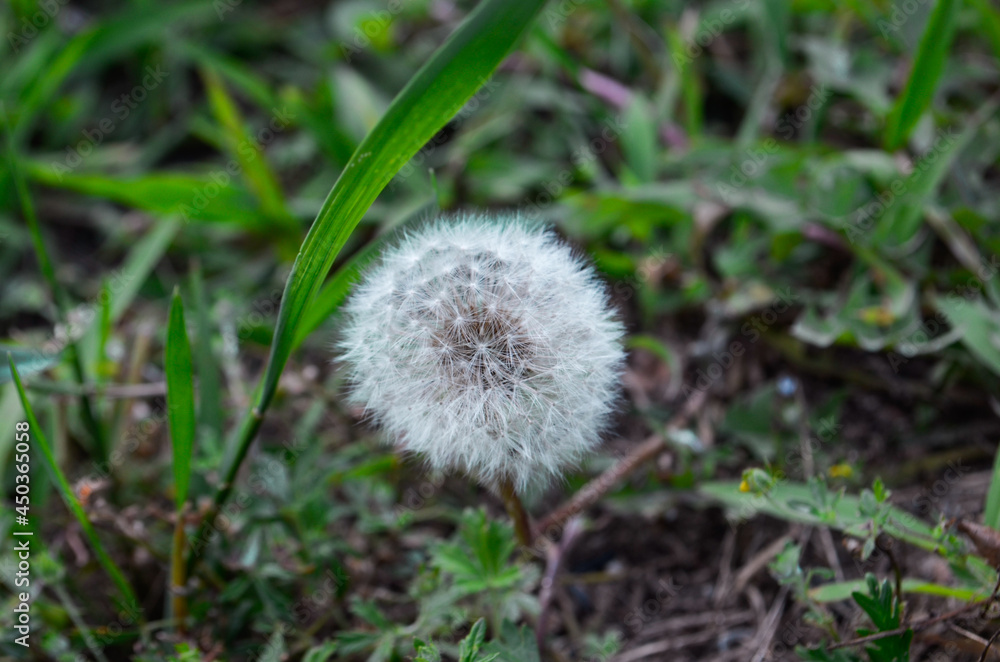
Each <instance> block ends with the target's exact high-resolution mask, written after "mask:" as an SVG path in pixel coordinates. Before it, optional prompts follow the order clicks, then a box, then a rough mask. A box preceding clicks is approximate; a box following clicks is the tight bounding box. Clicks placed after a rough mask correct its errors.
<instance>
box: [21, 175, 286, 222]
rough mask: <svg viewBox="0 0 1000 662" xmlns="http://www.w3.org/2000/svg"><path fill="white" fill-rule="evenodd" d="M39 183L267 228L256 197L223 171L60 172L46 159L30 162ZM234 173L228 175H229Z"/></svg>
mask: <svg viewBox="0 0 1000 662" xmlns="http://www.w3.org/2000/svg"><path fill="white" fill-rule="evenodd" d="M26 166H27V168H26V170H27V174H28V176H30V177H31V178H32V179H34V180H35V181H36V182H39V183H41V184H45V185H46V186H52V187H56V188H64V189H68V190H70V191H76V192H78V193H83V194H84V195H89V196H93V197H97V198H105V199H107V200H112V201H114V202H119V203H121V204H123V205H126V206H128V207H132V208H134V209H142V210H143V211H148V212H150V213H152V214H156V215H159V216H166V215H179V216H183V217H184V219H185V220H188V221H193V222H200V223H235V224H237V225H239V226H240V227H243V228H245V229H247V230H249V231H252V232H262V231H264V230H266V229H267V227H266V225H265V224H264V223H262V222H261V218H260V215H259V214H258V213H257V212H256V211H254V209H255V208H256V205H255V204H254V200H253V197H252V196H251V195H250V194H249V193H248V192H247V191H246V189H244V188H242V187H241V186H238V185H236V184H235V183H234V182H232V181H230V182H228V183H226V181H225V178H223V177H222V175H220V174H219V173H218V172H215V173H210V174H205V175H194V174H187V173H180V172H156V173H150V174H148V175H140V176H137V177H109V176H107V175H99V174H85V173H70V172H60V171H58V170H56V169H55V168H53V167H51V166H49V165H45V164H41V163H28V164H26ZM226 176H227V177H228V174H227V175H226Z"/></svg>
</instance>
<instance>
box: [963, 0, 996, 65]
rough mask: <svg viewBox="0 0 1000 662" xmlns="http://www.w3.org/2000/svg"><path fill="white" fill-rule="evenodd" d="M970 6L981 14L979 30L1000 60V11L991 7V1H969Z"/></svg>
mask: <svg viewBox="0 0 1000 662" xmlns="http://www.w3.org/2000/svg"><path fill="white" fill-rule="evenodd" d="M969 4H971V5H972V6H973V7H975V8H976V11H978V12H979V17H980V19H981V20H980V22H979V28H980V29H981V30H982V31H983V33H984V34H985V36H986V39H987V40H988V41H989V42H990V45H991V46H992V47H993V52H994V53H995V54H996V56H997V57H998V58H1000V10H998V9H997V8H996V7H992V6H990V3H989V0H969Z"/></svg>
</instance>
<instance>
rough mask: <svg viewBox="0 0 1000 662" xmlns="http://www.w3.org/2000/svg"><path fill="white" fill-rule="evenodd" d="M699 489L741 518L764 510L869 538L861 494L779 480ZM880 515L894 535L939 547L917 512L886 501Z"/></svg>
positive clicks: (932, 548)
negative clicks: (766, 485)
mask: <svg viewBox="0 0 1000 662" xmlns="http://www.w3.org/2000/svg"><path fill="white" fill-rule="evenodd" d="M701 492H702V493H703V494H705V495H707V496H710V497H711V498H713V499H715V500H717V501H720V502H721V503H723V504H724V505H726V507H727V508H728V509H729V510H730V511H731V512H732V513H733V514H735V515H736V516H739V517H741V518H749V517H752V516H754V515H756V514H758V513H763V514H766V515H771V516H772V517H778V518H780V519H784V520H786V521H789V522H799V523H802V524H810V525H820V526H829V527H832V528H834V529H838V530H840V531H843V532H844V533H846V534H847V535H850V536H853V537H856V538H860V539H866V538H868V537H869V535H870V531H871V522H872V518H871V517H870V516H869V515H867V514H864V513H863V512H862V499H861V498H860V497H856V496H848V495H845V494H843V493H841V492H830V491H825V492H821V493H819V494H817V492H816V489H815V487H814V486H813V485H805V484H802V483H792V482H779V483H778V484H776V485H774V486H773V487H771V488H770V490H769V491H768V492H767V494H752V493H747V492H741V491H740V484H739V482H738V481H709V482H706V483H703V484H702V486H701ZM823 499H825V501H824V500H823ZM880 517H881V518H883V520H884V521H882V522H881V523H882V525H883V527H884V530H885V532H886V533H888V534H889V535H891V536H893V537H894V538H899V539H900V540H904V541H906V542H908V543H910V544H912V545H915V546H917V547H920V548H921V549H925V550H927V551H938V550H939V549H940V546H941V543H940V541H939V540H937V538H936V537H935V535H934V530H933V529H932V528H931V527H930V526H928V525H927V524H926V523H924V522H922V521H920V520H919V519H917V518H916V516H914V515H911V514H910V513H908V512H906V511H904V510H901V509H899V508H895V507H893V506H890V505H889V504H885V505H883V506H882V510H881V511H880Z"/></svg>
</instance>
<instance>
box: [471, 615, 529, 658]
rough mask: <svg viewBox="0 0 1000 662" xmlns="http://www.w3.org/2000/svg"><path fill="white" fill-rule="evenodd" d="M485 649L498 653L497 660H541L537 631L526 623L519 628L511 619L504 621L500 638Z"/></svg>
mask: <svg viewBox="0 0 1000 662" xmlns="http://www.w3.org/2000/svg"><path fill="white" fill-rule="evenodd" d="M483 650H484V651H485V652H487V653H490V654H493V653H496V654H497V655H498V657H496V658H495V659H496V660H497V662H541V660H540V658H539V657H538V644H537V643H536V642H535V633H534V632H532V631H531V629H530V628H528V626H526V625H525V626H521V628H520V629H518V628H517V626H515V625H514V624H513V623H511V622H510V621H504V622H503V626H502V628H501V633H500V640H499V641H491V642H490V643H489V644H487V645H486V647H485V648H484V649H483Z"/></svg>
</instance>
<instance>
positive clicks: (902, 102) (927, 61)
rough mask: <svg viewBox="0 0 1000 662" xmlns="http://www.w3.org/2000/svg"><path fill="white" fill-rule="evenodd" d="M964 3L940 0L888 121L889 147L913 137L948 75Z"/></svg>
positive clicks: (886, 130)
mask: <svg viewBox="0 0 1000 662" xmlns="http://www.w3.org/2000/svg"><path fill="white" fill-rule="evenodd" d="M961 5H962V3H961V2H960V1H959V0H938V1H937V4H935V5H934V11H933V12H931V17H930V20H928V21H927V27H926V28H924V33H923V35H922V36H921V38H920V45H919V46H918V47H917V55H916V58H915V59H914V61H913V70H912V71H910V78H909V79H908V80H907V81H906V87H905V88H904V89H903V93H902V94H901V95H900V96H899V98H898V99H897V100H896V105H895V106H893V109H892V111H891V112H890V113H889V117H888V118H886V127H885V147H886V149H888V150H894V149H899V147H900V146H902V144H903V143H904V142H906V139H907V138H909V137H910V134H911V133H912V132H913V128H914V127H915V126H916V125H917V120H919V119H920V116H921V115H922V114H923V113H924V111H925V110H927V107H928V106H929V105H930V103H931V101H933V99H934V90H936V89H937V85H938V81H939V80H940V79H941V74H942V73H943V72H944V65H945V61H946V60H947V59H948V50H949V49H950V48H951V40H952V37H954V35H955V24H956V23H957V21H958V12H959V9H960V8H961Z"/></svg>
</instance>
